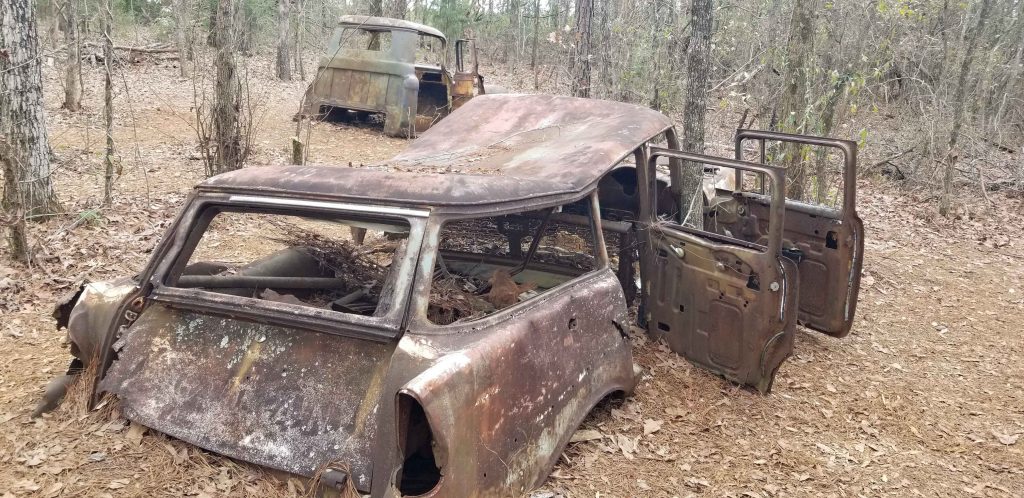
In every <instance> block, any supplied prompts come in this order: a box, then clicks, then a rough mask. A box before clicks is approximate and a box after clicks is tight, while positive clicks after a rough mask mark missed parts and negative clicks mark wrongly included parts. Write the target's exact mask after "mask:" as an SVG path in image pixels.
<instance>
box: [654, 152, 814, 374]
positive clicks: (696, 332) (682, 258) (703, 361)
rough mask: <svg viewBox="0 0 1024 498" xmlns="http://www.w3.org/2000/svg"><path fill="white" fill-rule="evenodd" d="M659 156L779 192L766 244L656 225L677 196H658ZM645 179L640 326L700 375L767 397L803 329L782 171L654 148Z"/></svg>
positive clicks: (673, 224)
mask: <svg viewBox="0 0 1024 498" xmlns="http://www.w3.org/2000/svg"><path fill="white" fill-rule="evenodd" d="M659 157H664V158H667V159H669V160H670V161H671V164H672V167H673V168H680V167H684V166H683V164H685V165H686V166H685V167H699V168H702V170H703V168H704V167H705V166H716V167H729V168H736V169H737V170H741V171H751V172H754V173H755V174H764V175H765V177H766V178H768V179H769V180H770V181H771V182H772V185H775V186H777V187H778V188H774V189H772V192H773V195H772V199H771V203H770V205H769V212H770V214H769V217H768V218H767V220H768V223H767V224H766V226H767V227H768V236H767V238H766V239H765V240H764V241H763V242H764V243H763V244H762V243H756V242H748V241H744V240H739V239H737V238H734V237H730V236H727V235H720V234H716V233H712V232H709V231H706V230H703V229H698V228H692V227H689V226H684V225H683V224H680V223H679V220H678V219H669V218H674V217H671V216H659V215H658V214H657V209H656V206H657V201H658V200H657V199H656V197H657V196H658V193H659V192H669V191H670V190H671V189H657V188H656V183H655V182H656V177H655V175H656V171H657V167H658V166H657V160H658V158H659ZM641 166H642V165H641ZM638 173H639V175H638V176H639V183H640V187H641V191H640V192H641V208H640V220H639V223H638V226H639V227H641V229H640V233H639V236H640V238H641V240H642V242H643V244H642V245H641V249H640V263H641V272H643V273H642V277H643V278H642V283H643V289H642V291H643V297H644V305H643V315H644V316H643V317H642V318H644V319H645V321H646V322H647V328H648V333H649V334H650V335H651V336H652V337H655V338H663V339H664V340H665V341H666V342H667V343H668V345H669V347H671V348H672V350H673V351H675V352H677V353H679V354H681V355H683V356H685V357H686V358H687V359H688V360H690V361H691V362H693V363H695V364H697V365H699V366H702V367H704V368H707V369H708V370H711V371H713V372H716V373H718V374H721V375H723V376H724V377H726V378H728V379H730V380H733V381H735V382H739V383H742V384H746V385H749V386H752V387H754V388H756V389H757V390H759V391H761V392H768V391H769V390H770V389H771V386H772V380H773V379H774V377H775V372H776V371H777V370H778V368H779V366H780V365H781V364H782V362H783V361H784V360H785V359H786V358H787V357H788V356H789V355H790V353H791V352H792V350H793V337H794V333H795V327H796V312H795V310H796V308H795V302H796V296H797V288H796V283H797V281H798V279H797V278H796V265H795V264H794V263H793V262H791V261H789V260H787V259H785V258H783V257H781V255H780V253H781V247H782V227H783V217H784V213H783V196H782V190H781V186H782V185H784V174H785V172H784V170H783V169H781V168H776V167H772V166H765V165H758V164H753V163H746V162H741V161H734V160H730V159H722V158H714V157H709V156H704V155H699V154H691V153H685V152H678V151H674V150H669V149H661V148H651V149H650V154H649V157H648V160H647V164H646V167H640V168H639V171H638ZM672 177H673V178H678V177H679V175H672Z"/></svg>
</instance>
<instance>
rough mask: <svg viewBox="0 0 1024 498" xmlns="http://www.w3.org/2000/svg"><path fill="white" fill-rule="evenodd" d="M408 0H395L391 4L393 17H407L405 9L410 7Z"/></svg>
mask: <svg viewBox="0 0 1024 498" xmlns="http://www.w3.org/2000/svg"><path fill="white" fill-rule="evenodd" d="M408 8H409V7H408V4H407V3H406V0H394V3H392V4H391V17H394V18H395V19H405V15H406V14H405V11H406V10H407V9H408Z"/></svg>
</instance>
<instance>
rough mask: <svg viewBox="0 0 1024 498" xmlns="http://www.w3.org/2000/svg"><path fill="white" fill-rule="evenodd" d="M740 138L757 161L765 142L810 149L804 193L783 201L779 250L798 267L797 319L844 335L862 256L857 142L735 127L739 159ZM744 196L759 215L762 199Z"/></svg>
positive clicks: (762, 158) (765, 158) (849, 322)
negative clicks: (837, 162)
mask: <svg viewBox="0 0 1024 498" xmlns="http://www.w3.org/2000/svg"><path fill="white" fill-rule="evenodd" d="M746 140H755V141H757V142H758V145H759V150H758V152H759V156H760V157H759V160H760V162H761V163H762V164H764V163H766V162H768V156H769V154H766V145H765V142H766V141H767V142H775V143H784V144H796V145H799V146H802V147H803V148H804V149H805V150H804V151H802V152H801V153H802V154H804V153H806V152H814V154H811V156H812V157H815V158H816V164H815V165H814V167H815V170H814V171H810V172H809V174H807V173H805V174H806V175H807V181H806V182H805V183H806V184H807V188H806V189H805V190H804V192H805V194H804V195H803V196H802V198H801V199H790V198H787V199H786V200H785V227H784V231H783V235H782V238H783V242H782V244H783V254H784V255H787V256H789V257H790V258H792V259H793V260H794V261H796V262H797V264H798V266H799V268H800V291H801V292H800V297H799V309H800V311H799V316H798V321H799V322H800V324H801V325H804V326H805V327H808V328H810V329H814V330H817V331H820V332H824V333H826V334H829V335H832V336H835V337H843V336H846V335H847V334H849V333H850V328H851V326H852V325H853V316H854V312H855V311H856V308H857V294H858V292H859V290H860V272H861V266H862V264H863V256H864V224H863V222H862V221H861V219H860V217H858V216H857V210H856V193H857V189H856V178H857V144H856V143H855V142H852V141H849V140H837V139H832V138H822V137H811V136H805V135H793V134H788V133H776V132H767V131H759V130H745V129H741V130H737V132H736V159H737V160H742V159H743V145H744V141H746ZM811 148H817V150H814V151H812V150H810V149H811ZM830 150H831V151H832V152H834V153H838V155H840V156H841V158H842V170H841V171H837V172H835V174H831V175H829V174H827V173H826V170H825V164H824V162H825V161H826V160H828V154H829V152H830ZM804 155H806V154H804ZM809 166H811V165H805V166H804V168H808V167H809ZM818 175H820V177H819V176H818ZM826 176H827V177H828V178H826ZM737 184H739V182H737ZM762 185H763V182H762ZM737 190H740V189H739V188H737ZM748 199H750V201H751V202H748V203H747V205H746V206H747V208H748V212H749V214H750V215H752V216H762V217H763V216H764V214H765V213H764V212H765V210H766V208H765V206H764V204H763V202H757V196H748Z"/></svg>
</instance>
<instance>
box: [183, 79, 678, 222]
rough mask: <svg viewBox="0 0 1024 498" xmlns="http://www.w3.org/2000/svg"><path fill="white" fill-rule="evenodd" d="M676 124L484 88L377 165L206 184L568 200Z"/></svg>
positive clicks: (615, 108)
mask: <svg viewBox="0 0 1024 498" xmlns="http://www.w3.org/2000/svg"><path fill="white" fill-rule="evenodd" d="M671 126H672V122H671V120H670V119H669V118H668V117H666V116H665V115H663V114H661V113H659V112H656V111H652V110H650V109H647V108H644V107H640V106H635V105H632V104H624V103H620V102H609V101H603V100H592V99H575V98H571V97H553V96H545V95H484V96H480V97H476V98H474V99H473V100H471V101H469V102H467V103H466V105H464V106H462V107H461V108H460V109H459V110H457V111H455V113H453V114H452V116H451V118H450V119H445V120H443V121H441V122H440V123H438V124H436V125H434V126H433V127H432V128H431V129H430V130H427V131H426V132H425V133H424V134H423V135H422V136H420V137H419V138H418V139H417V140H416V141H414V142H413V143H412V144H411V145H410V146H409V147H408V148H407V149H406V150H405V151H404V152H402V153H401V154H399V155H397V156H395V157H394V158H393V159H391V160H388V161H385V162H382V163H379V164H376V165H373V166H372V167H370V168H324V167H315V166H301V167H273V168H245V169H241V170H238V171H234V172H231V173H228V174H225V175H219V176H216V177H214V178H211V179H209V180H207V181H206V182H204V183H203V184H202V185H200V187H199V188H200V189H203V190H217V191H231V192H242V191H246V192H251V191H253V190H257V191H267V192H278V193H282V194H291V195H301V196H310V197H323V198H347V199H362V200H365V201H367V202H380V200H381V199H387V202H388V203H398V204H404V205H415V206H430V207H432V208H433V209H434V210H436V211H438V212H443V211H446V210H459V207H460V206H461V207H467V206H476V208H475V209H482V207H483V206H486V205H506V206H509V205H512V204H513V203H514V204H515V206H514V207H517V208H518V207H527V206H529V205H530V204H534V205H540V204H544V203H549V204H554V203H556V202H557V200H558V199H561V200H562V203H565V202H568V201H571V200H574V199H576V198H579V197H582V195H583V192H584V191H586V190H587V189H589V188H591V187H593V186H594V185H595V184H596V183H597V182H598V180H600V179H601V178H602V177H603V176H604V175H605V174H607V173H608V172H609V171H611V170H612V169H613V168H614V167H615V166H616V164H618V163H619V162H620V161H621V160H622V159H623V158H625V157H627V156H629V155H630V154H632V153H633V151H634V150H635V149H636V148H637V144H642V143H644V142H646V141H648V140H651V139H653V138H655V137H657V136H658V135H660V134H662V133H664V132H665V131H666V130H668V129H669V128H670V127H671ZM437 173H444V174H437ZM483 175H486V176H488V178H486V179H483V178H481V176H483Z"/></svg>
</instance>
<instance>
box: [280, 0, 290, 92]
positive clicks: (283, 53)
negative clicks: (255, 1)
mask: <svg viewBox="0 0 1024 498" xmlns="http://www.w3.org/2000/svg"><path fill="white" fill-rule="evenodd" d="M290 3H291V0H277V79H279V80H282V81H291V80H292V63H291V61H290V60H289V59H288V58H289V56H290V52H289V50H288V32H289V28H288V22H289V20H290V18H289V14H288V7H289V4H290Z"/></svg>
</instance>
